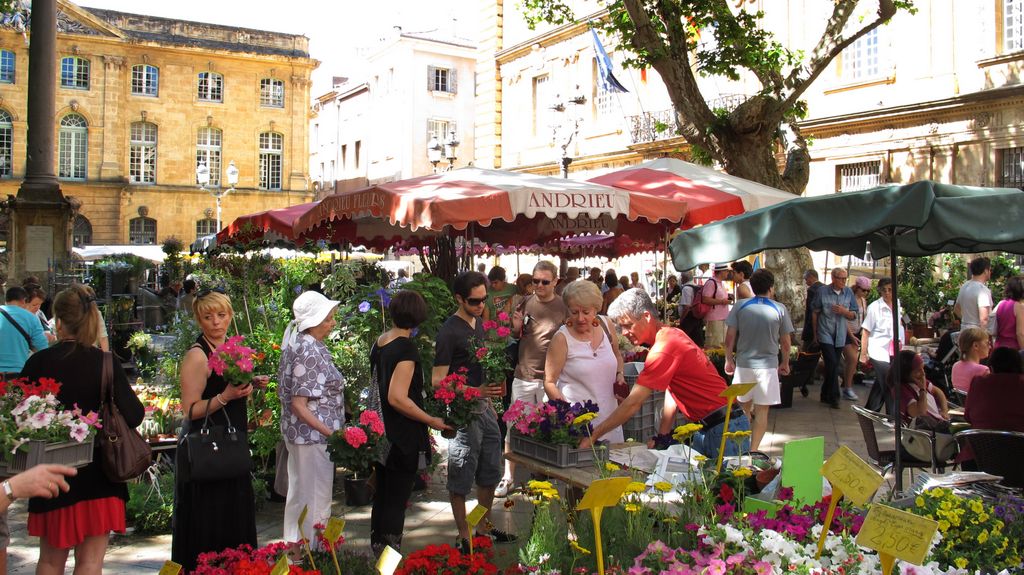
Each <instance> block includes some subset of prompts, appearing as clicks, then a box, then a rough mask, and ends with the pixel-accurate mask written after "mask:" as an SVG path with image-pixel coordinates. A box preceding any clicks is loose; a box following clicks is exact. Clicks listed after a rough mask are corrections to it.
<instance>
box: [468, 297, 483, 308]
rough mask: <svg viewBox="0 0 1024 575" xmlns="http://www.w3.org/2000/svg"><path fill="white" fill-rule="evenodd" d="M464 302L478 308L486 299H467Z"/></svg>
mask: <svg viewBox="0 0 1024 575" xmlns="http://www.w3.org/2000/svg"><path fill="white" fill-rule="evenodd" d="M465 301H466V303H468V304H469V305H472V306H478V305H483V303H484V302H485V301H487V298H485V297H467V298H466V300H465Z"/></svg>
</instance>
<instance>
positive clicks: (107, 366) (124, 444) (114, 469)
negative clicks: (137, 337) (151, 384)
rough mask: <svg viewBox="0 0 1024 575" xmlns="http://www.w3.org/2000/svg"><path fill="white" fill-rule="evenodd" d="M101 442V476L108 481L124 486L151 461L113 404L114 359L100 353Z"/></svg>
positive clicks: (145, 446)
mask: <svg viewBox="0 0 1024 575" xmlns="http://www.w3.org/2000/svg"><path fill="white" fill-rule="evenodd" d="M100 420H101V422H102V425H103V427H102V428H101V429H100V430H99V434H98V435H97V439H98V440H99V442H100V454H101V457H102V460H101V463H102V464H103V473H104V474H105V475H106V476H107V479H109V480H111V481H114V482H117V483H123V482H125V481H130V480H132V479H135V478H136V477H138V476H140V475H142V474H143V472H145V471H146V469H148V468H149V465H150V463H152V461H153V450H152V449H151V448H150V447H149V444H148V443H146V440H145V439H143V438H142V435H141V434H139V432H138V431H137V430H136V429H135V428H134V427H131V426H129V425H128V422H127V421H125V420H124V416H122V415H121V410H119V409H118V408H117V402H116V401H114V356H113V354H112V353H110V352H109V351H107V352H104V353H103V380H102V382H101V383H100Z"/></svg>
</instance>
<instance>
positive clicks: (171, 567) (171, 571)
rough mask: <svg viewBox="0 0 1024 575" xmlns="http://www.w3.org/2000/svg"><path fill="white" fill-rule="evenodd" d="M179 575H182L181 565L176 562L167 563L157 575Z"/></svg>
mask: <svg viewBox="0 0 1024 575" xmlns="http://www.w3.org/2000/svg"><path fill="white" fill-rule="evenodd" d="M178 573H181V565H179V564H177V563H175V562H174V561H165V562H164V566H163V567H161V568H160V573H158V574H157V575H178Z"/></svg>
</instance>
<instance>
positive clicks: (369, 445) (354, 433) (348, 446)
mask: <svg viewBox="0 0 1024 575" xmlns="http://www.w3.org/2000/svg"><path fill="white" fill-rule="evenodd" d="M382 437H384V422H383V421H381V419H380V415H378V414H377V412H376V411H372V410H366V411H363V412H362V413H361V414H359V419H358V420H357V423H356V424H355V425H349V426H347V427H345V428H344V429H342V430H339V431H338V432H337V433H334V434H333V435H331V436H330V437H328V438H327V450H328V452H330V454H331V460H332V461H334V462H335V463H337V464H338V465H341V466H342V467H344V468H345V469H348V470H349V471H352V472H353V473H356V474H357V475H362V474H369V473H370V467H371V466H373V462H374V460H375V459H376V457H377V447H378V446H379V444H380V440H381V438H382Z"/></svg>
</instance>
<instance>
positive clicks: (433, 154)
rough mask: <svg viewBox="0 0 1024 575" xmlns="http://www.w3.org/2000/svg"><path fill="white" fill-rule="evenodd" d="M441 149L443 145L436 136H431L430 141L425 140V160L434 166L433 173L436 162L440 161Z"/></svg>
mask: <svg viewBox="0 0 1024 575" xmlns="http://www.w3.org/2000/svg"><path fill="white" fill-rule="evenodd" d="M443 151H444V146H442V145H441V142H439V141H438V139H437V136H431V137H430V141H429V142H427V160H429V161H430V165H431V166H433V167H434V173H435V174H436V173H437V164H438V162H440V161H441V153H442V152H443Z"/></svg>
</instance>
